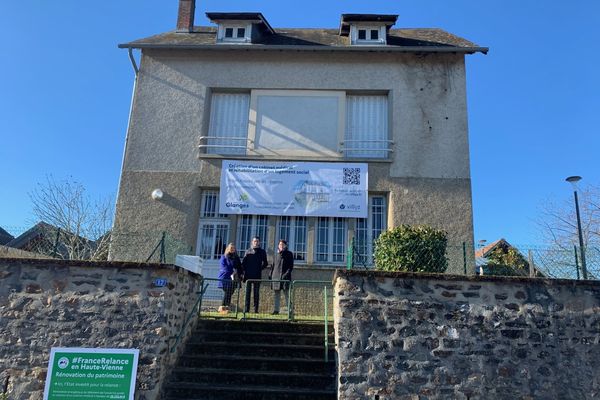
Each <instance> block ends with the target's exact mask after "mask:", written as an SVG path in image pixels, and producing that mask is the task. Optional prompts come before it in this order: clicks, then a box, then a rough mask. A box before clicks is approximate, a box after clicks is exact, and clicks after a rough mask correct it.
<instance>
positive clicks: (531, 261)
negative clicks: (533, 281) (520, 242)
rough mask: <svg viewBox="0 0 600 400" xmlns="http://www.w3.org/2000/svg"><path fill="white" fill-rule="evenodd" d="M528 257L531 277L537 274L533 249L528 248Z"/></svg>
mask: <svg viewBox="0 0 600 400" xmlns="http://www.w3.org/2000/svg"><path fill="white" fill-rule="evenodd" d="M527 259H528V261H529V277H530V278H533V277H534V276H535V265H533V253H532V252H531V249H529V250H527Z"/></svg>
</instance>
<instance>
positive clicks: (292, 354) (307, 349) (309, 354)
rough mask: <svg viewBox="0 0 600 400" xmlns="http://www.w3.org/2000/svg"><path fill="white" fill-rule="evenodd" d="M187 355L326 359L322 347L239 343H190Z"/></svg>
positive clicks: (330, 353) (330, 354) (331, 353)
mask: <svg viewBox="0 0 600 400" xmlns="http://www.w3.org/2000/svg"><path fill="white" fill-rule="evenodd" d="M185 353H186V354H214V355H216V354H228V355H234V356H238V357H240V358H243V357H246V356H252V357H277V358H286V357H289V358H305V359H319V358H322V359H324V358H325V348H324V346H323V345H321V346H310V345H293V344H267V343H237V342H232V341H223V342H211V341H203V342H199V343H198V342H189V343H188V344H187V345H186V348H185ZM334 355H335V350H334V349H333V347H330V349H329V356H330V357H331V358H333V357H334Z"/></svg>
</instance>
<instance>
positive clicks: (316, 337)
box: [188, 329, 335, 346]
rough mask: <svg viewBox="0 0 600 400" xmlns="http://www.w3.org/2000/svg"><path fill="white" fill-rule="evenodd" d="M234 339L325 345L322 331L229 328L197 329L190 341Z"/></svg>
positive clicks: (330, 339)
mask: <svg viewBox="0 0 600 400" xmlns="http://www.w3.org/2000/svg"><path fill="white" fill-rule="evenodd" d="M224 339H232V340H233V341H236V342H238V343H240V344H241V343H269V344H297V345H313V346H323V344H324V341H325V335H324V333H323V332H321V333H302V332H300V333H299V332H285V333H280V332H253V331H246V332H243V334H239V333H238V331H235V332H232V331H227V330H206V329H203V330H196V331H195V332H194V336H193V337H192V338H190V341H189V342H188V343H201V342H206V341H208V342H212V341H223V340H224ZM334 340H335V339H334V335H333V334H329V335H328V341H329V343H333V342H334Z"/></svg>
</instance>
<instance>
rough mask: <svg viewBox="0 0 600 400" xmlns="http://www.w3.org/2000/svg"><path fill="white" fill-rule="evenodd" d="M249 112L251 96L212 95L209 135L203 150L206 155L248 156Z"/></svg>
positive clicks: (240, 94)
mask: <svg viewBox="0 0 600 400" xmlns="http://www.w3.org/2000/svg"><path fill="white" fill-rule="evenodd" d="M217 99H219V100H218V101H220V102H221V103H218V101H217ZM217 104H219V106H217ZM249 112H250V93H249V92H246V93H244V92H238V93H234V92H231V93H228V92H217V91H215V92H214V93H212V94H211V100H210V116H209V121H208V132H207V134H206V136H201V137H200V141H201V143H200V145H199V147H200V149H202V150H203V152H204V153H206V154H227V155H230V154H237V155H246V152H247V151H248V121H249V120H248V118H249Z"/></svg>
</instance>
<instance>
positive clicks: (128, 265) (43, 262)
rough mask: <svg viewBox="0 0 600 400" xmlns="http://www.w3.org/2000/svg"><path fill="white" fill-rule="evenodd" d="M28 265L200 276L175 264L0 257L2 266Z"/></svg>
mask: <svg viewBox="0 0 600 400" xmlns="http://www.w3.org/2000/svg"><path fill="white" fill-rule="evenodd" d="M4 263H6V264H27V265H33V266H35V265H38V266H42V267H48V268H50V267H64V268H68V267H95V268H119V269H169V270H173V271H184V272H187V273H189V274H191V275H192V276H200V274H196V273H195V272H192V271H189V270H187V269H185V268H181V267H178V266H177V265H173V264H159V263H143V262H130V261H87V260H61V259H56V258H19V257H0V264H4Z"/></svg>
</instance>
